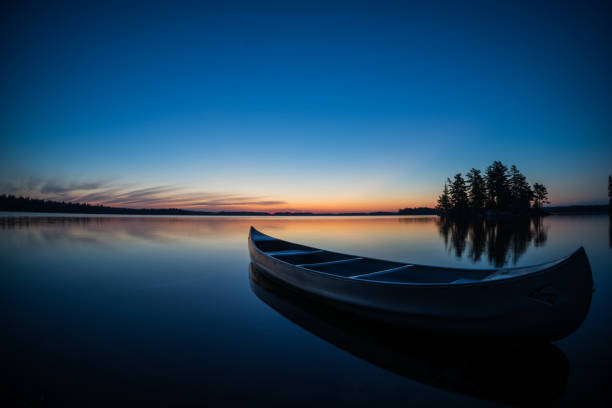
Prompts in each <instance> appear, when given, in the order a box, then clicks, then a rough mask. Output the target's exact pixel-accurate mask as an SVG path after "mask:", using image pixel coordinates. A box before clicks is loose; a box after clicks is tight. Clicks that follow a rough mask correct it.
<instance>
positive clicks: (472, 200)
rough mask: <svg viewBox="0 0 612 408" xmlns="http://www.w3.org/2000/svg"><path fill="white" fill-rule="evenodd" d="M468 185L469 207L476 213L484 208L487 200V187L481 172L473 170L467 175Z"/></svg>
mask: <svg viewBox="0 0 612 408" xmlns="http://www.w3.org/2000/svg"><path fill="white" fill-rule="evenodd" d="M465 176H466V178H467V185H468V198H469V206H470V208H472V209H473V210H475V211H480V210H482V209H483V208H484V205H485V200H486V185H485V180H484V178H483V177H482V174H481V172H480V170H477V169H474V168H473V169H472V170H470V171H469V172H468V173H467V174H466V175H465Z"/></svg>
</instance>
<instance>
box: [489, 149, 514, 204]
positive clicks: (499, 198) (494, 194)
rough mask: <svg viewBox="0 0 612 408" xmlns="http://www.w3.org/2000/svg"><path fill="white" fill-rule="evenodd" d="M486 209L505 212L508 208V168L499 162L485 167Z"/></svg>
mask: <svg viewBox="0 0 612 408" xmlns="http://www.w3.org/2000/svg"><path fill="white" fill-rule="evenodd" d="M486 185H487V207H489V208H493V209H496V210H505V209H507V208H508V206H509V201H510V200H509V198H510V191H509V187H508V168H507V167H506V166H504V164H503V163H502V162H500V161H494V162H493V164H491V165H490V166H489V167H487V176H486Z"/></svg>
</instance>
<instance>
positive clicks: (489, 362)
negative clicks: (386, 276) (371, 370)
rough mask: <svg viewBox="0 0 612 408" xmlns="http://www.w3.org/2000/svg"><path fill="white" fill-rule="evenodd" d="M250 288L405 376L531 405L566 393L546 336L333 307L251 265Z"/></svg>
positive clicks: (300, 321)
mask: <svg viewBox="0 0 612 408" xmlns="http://www.w3.org/2000/svg"><path fill="white" fill-rule="evenodd" d="M250 283H251V290H252V291H253V292H254V293H255V295H256V296H257V297H258V298H259V299H261V300H262V301H263V302H265V303H266V304H267V305H268V306H270V307H272V308H273V309H275V310H276V311H277V312H279V313H280V314H281V315H283V316H284V317H286V318H287V319H289V320H291V321H292V322H293V323H295V324H297V325H299V326H301V327H302V328H304V329H306V330H307V331H309V332H311V333H312V334H314V335H316V336H318V337H320V338H322V339H323V340H325V341H328V342H329V343H331V344H333V345H335V346H337V347H339V348H340V349H342V350H344V351H346V352H348V353H351V354H353V355H355V356H357V357H359V358H361V359H363V360H365V361H368V362H370V363H372V364H374V365H376V366H379V367H381V368H384V369H386V370H388V371H391V372H393V373H395V374H398V375H400V376H403V377H406V378H408V379H411V380H414V381H417V382H420V383H423V384H427V385H430V386H433V387H436V388H440V389H443V390H446V391H452V392H456V393H459V394H465V395H469V396H472V397H477V398H482V399H487V400H492V401H498V402H503V403H510V404H513V405H533V404H539V403H547V404H548V403H551V402H553V401H555V400H556V399H557V398H558V397H559V396H560V395H561V394H562V392H563V389H564V388H565V385H566V383H567V378H568V375H569V361H568V359H567V357H566V356H565V354H564V353H563V352H562V351H561V350H560V349H559V348H557V347H556V346H554V345H553V344H551V343H547V342H537V343H518V344H502V343H499V342H495V343H483V342H478V341H474V339H468V338H460V337H453V338H451V337H449V336H440V335H432V334H424V333H420V332H416V331H414V330H410V329H407V328H403V327H401V326H395V325H390V324H386V323H381V322H379V321H376V320H372V319H368V318H364V317H360V316H357V315H355V314H352V313H350V312H348V311H344V310H341V309H338V308H336V307H334V305H333V304H329V303H326V302H323V301H321V300H319V299H318V298H314V297H312V296H311V295H308V294H306V293H303V292H301V291H299V290H295V289H293V288H290V287H288V286H285V285H283V284H281V283H279V282H278V281H276V280H274V279H273V278H270V277H269V276H268V275H267V274H265V272H261V271H260V270H259V269H257V267H255V266H254V265H253V264H251V265H250Z"/></svg>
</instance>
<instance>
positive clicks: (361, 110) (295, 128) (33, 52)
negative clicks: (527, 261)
mask: <svg viewBox="0 0 612 408" xmlns="http://www.w3.org/2000/svg"><path fill="white" fill-rule="evenodd" d="M427 4H428V5H427V6H424V5H419V4H416V5H411V4H409V3H405V2H402V3H380V2H376V3H359V2H347V3H334V4H333V5H330V4H329V3H328V2H323V3H310V2H309V3H308V4H299V3H296V4H283V3H259V4H257V5H255V4H251V3H245V4H242V3H228V5H227V6H224V7H218V6H217V4H216V3H211V4H197V3H196V4H190V3H180V2H179V3H177V4H175V5H172V6H170V5H169V4H164V3H148V4H147V5H146V6H144V5H142V4H140V5H139V4H138V3H133V4H131V5H130V4H127V3H124V2H117V3H108V4H107V3H99V4H98V5H91V4H87V5H83V4H81V3H80V2H75V3H61V4H56V5H49V4H45V5H36V6H34V5H20V6H19V7H17V8H15V7H13V8H11V9H5V10H3V13H2V15H3V17H2V18H3V20H4V21H3V24H2V38H3V40H2V42H1V46H2V49H1V51H2V54H3V56H4V58H3V60H4V61H5V63H4V64H2V66H1V67H0V73H1V74H2V78H3V79H2V81H1V82H0V84H1V85H0V86H1V88H0V90H1V91H2V95H3V96H4V97H3V98H2V102H1V103H2V111H1V116H0V130H1V131H2V135H3V136H2V146H3V148H2V152H1V153H0V159H1V161H0V171H1V172H0V186H1V187H2V190H3V191H4V192H13V193H19V194H29V195H33V196H39V197H47V198H54V199H66V200H82V199H88V200H91V199H92V198H95V199H96V200H97V201H98V202H102V203H107V204H112V205H130V206H137V207H142V206H165V205H170V204H172V205H174V206H184V207H187V208H203V209H204V208H208V209H254V210H284V209H287V210H305V211H308V210H310V211H335V210H337V211H343V210H393V209H396V208H398V207H399V206H401V207H405V206H415V205H433V204H434V202H435V199H436V196H437V194H438V193H439V190H440V187H441V185H442V183H443V182H444V180H445V178H446V177H447V176H452V175H453V174H454V173H456V172H465V171H467V170H469V169H470V168H471V167H477V168H481V169H484V168H485V167H486V166H487V165H488V164H490V163H491V162H492V161H493V160H502V161H503V162H504V163H506V164H508V165H510V164H516V165H517V166H518V167H519V169H521V170H522V171H523V173H525V175H526V176H527V178H528V180H529V181H530V182H532V183H533V182H542V183H544V184H545V185H547V186H548V189H549V192H550V197H551V201H552V202H553V204H571V203H595V202H604V201H605V200H606V198H607V197H606V192H607V190H606V182H607V175H608V174H609V173H610V172H612V159H611V158H612V137H610V135H611V134H612V132H611V131H612V123H611V119H610V118H611V113H612V100H611V99H612V96H611V95H612V79H611V76H610V74H609V73H610V72H612V55H611V54H612V48H611V45H610V44H612V42H611V40H612V35H611V34H612V30H611V29H610V24H609V21H610V18H611V17H612V13H611V11H610V8H606V7H604V6H602V5H598V4H596V3H592V4H587V3H584V2H579V3H578V2H576V3H573V4H572V3H563V4H560V3H538V4H537V5H529V6H527V5H520V4H518V3H516V2H508V3H502V2H493V3H492V2H474V3H461V4H455V3H454V2H449V3H447V2H431V3H429V2H428V3H427ZM143 192H145V193H144V194H143Z"/></svg>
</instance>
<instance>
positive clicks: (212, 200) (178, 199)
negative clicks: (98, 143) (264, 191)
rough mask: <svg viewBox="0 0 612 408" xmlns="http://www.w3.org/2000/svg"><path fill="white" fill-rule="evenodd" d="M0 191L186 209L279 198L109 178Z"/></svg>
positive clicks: (268, 203) (271, 206)
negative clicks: (146, 184) (110, 179)
mask: <svg viewBox="0 0 612 408" xmlns="http://www.w3.org/2000/svg"><path fill="white" fill-rule="evenodd" d="M0 192H2V193H7V194H15V195H23V196H30V197H35V198H43V199H47V200H59V201H73V202H87V203H91V204H102V205H109V206H115V207H132V208H170V207H172V208H186V209H194V210H195V209H201V210H211V211H216V210H224V209H233V210H237V209H249V208H253V207H256V208H259V209H260V210H263V211H265V210H277V209H279V206H283V205H285V204H287V203H286V202H285V201H282V200H272V199H269V198H267V197H259V196H245V195H241V194H232V193H220V192H203V191H188V190H186V189H185V188H183V187H181V186H176V185H161V186H150V187H134V186H130V185H125V184H118V183H113V182H111V181H103V180H101V181H79V182H66V183H60V182H57V181H46V180H39V179H28V180H23V181H18V182H11V183H3V184H0Z"/></svg>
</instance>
